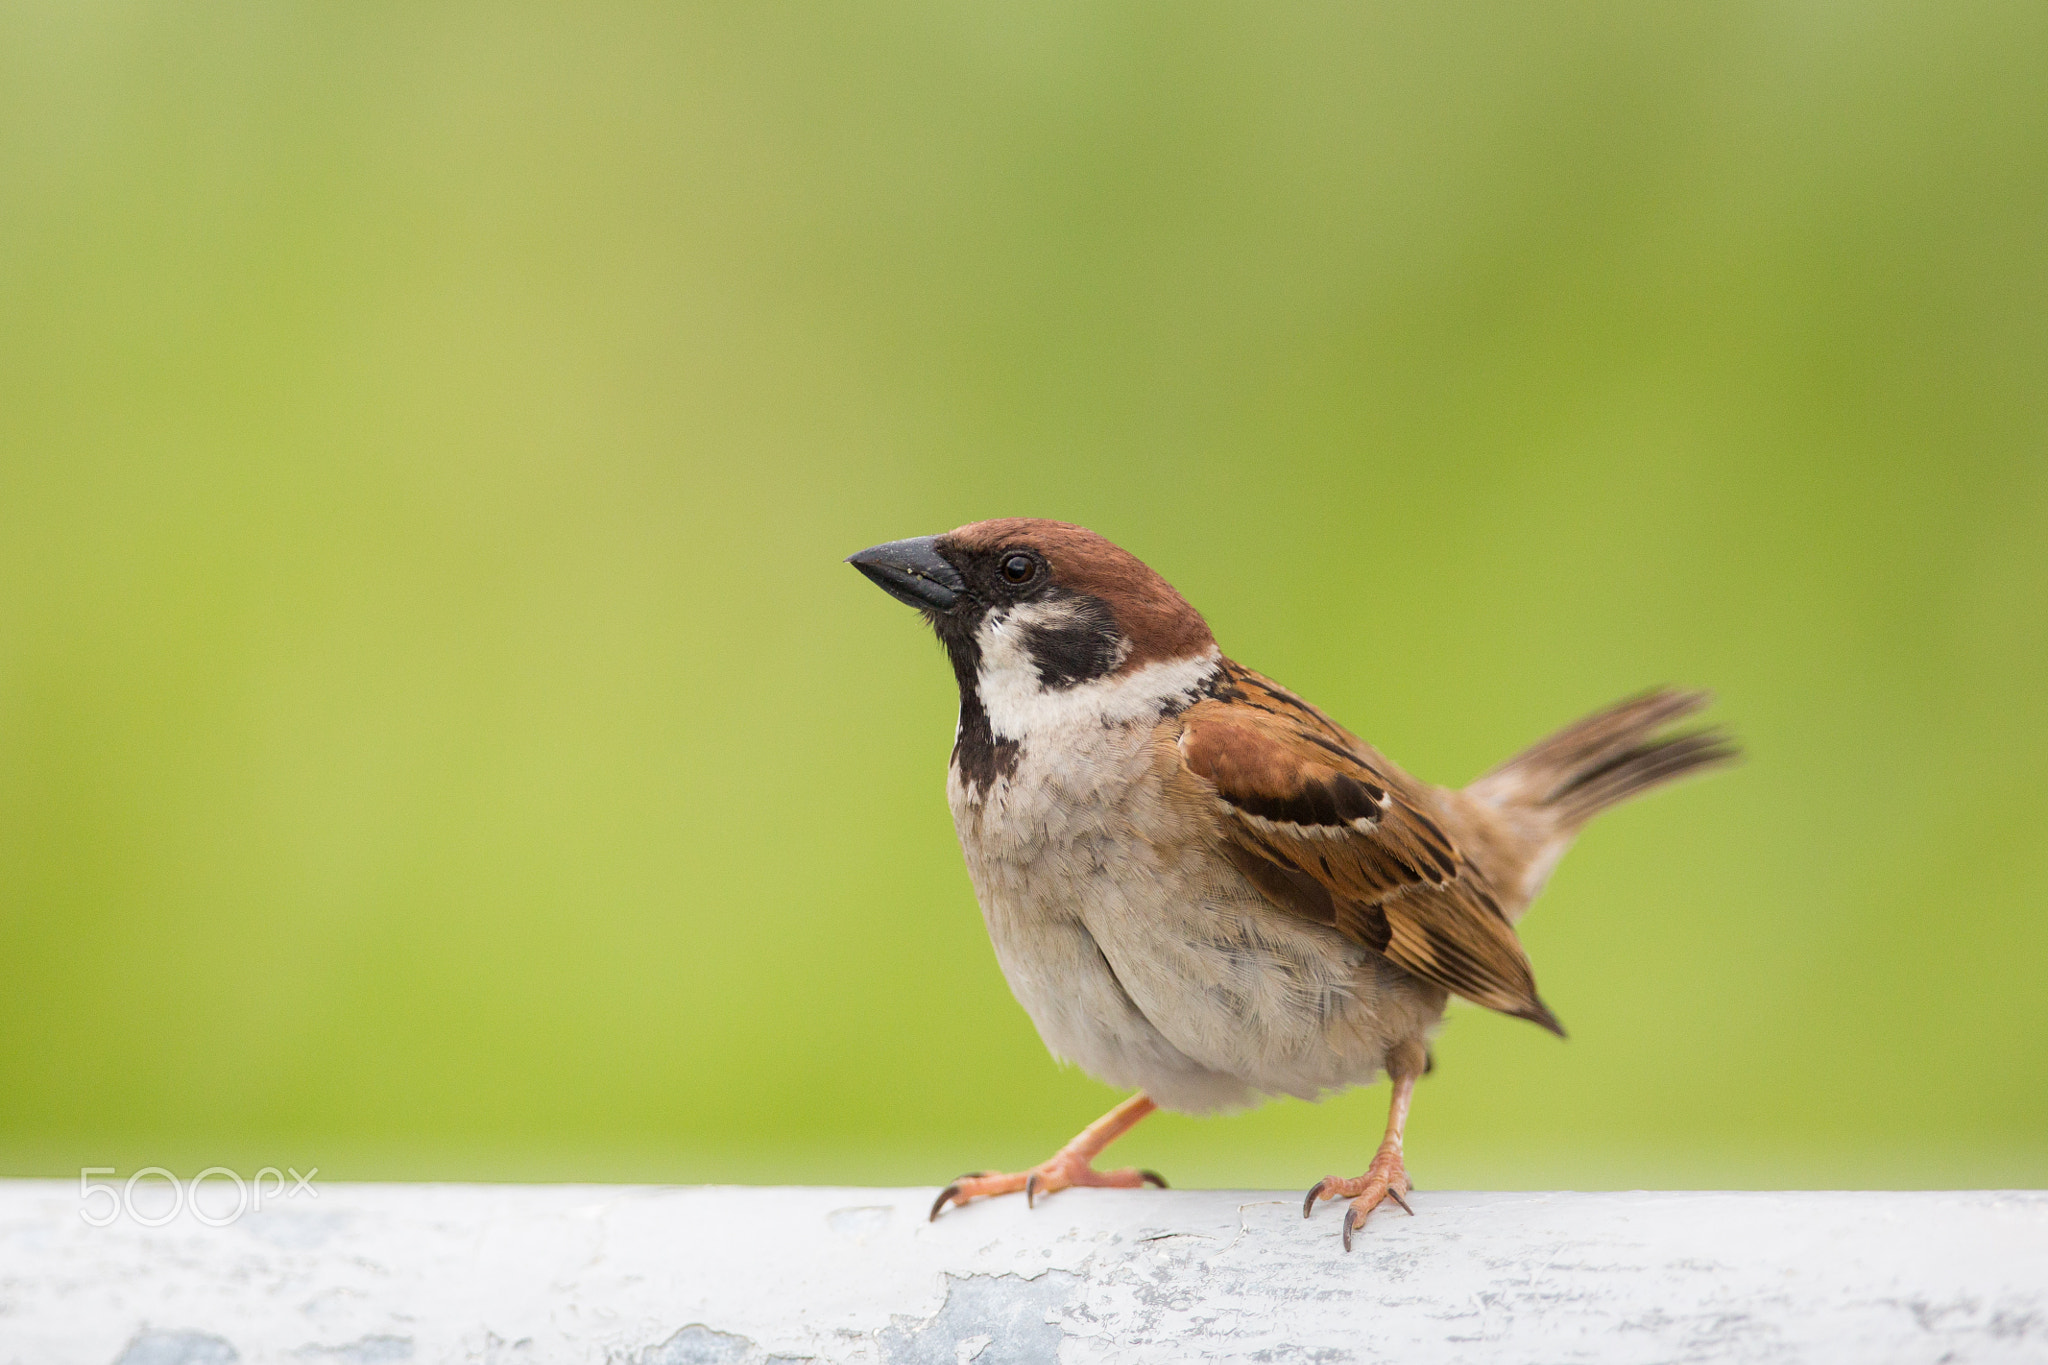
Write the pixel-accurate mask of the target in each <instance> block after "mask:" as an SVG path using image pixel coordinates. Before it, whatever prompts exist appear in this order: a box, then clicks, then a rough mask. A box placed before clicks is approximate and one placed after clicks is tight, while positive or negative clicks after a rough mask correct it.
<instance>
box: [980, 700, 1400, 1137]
mask: <svg viewBox="0 0 2048 1365" xmlns="http://www.w3.org/2000/svg"><path fill="white" fill-rule="evenodd" d="M1031 747H1032V746H1029V745H1026V746H1024V748H1023V750H1022V751H1021V752H1020V754H1019V757H1018V761H1017V763H1016V764H1015V766H1014V768H1013V769H1012V770H1011V771H1010V772H1009V773H1008V774H1007V775H1006V776H1004V777H1001V778H998V779H997V781H996V783H995V785H994V786H993V787H992V788H991V789H990V790H989V791H988V792H987V793H986V796H985V797H984V796H982V794H981V793H979V792H976V791H972V790H969V789H966V788H964V787H963V785H962V784H961V782H960V781H959V779H958V777H957V775H956V776H955V778H954V780H953V782H952V783H951V786H950V795H951V797H952V804H953V811H954V819H955V824H956V827H957V828H958V830H959V833H960V841H961V846H962V849H963V851H964V852H965V854H966V858H967V865H968V870H969V873H970V875H971V876H972V877H973V880H974V886H975V892H976V895H977V897H978V899H979V900H980V902H981V907H982V913H983V918H984V919H985V921H986V922H987V924H988V930H989V937H990V939H991V940H992V941H993V943H994V945H995V950H996V958H997V961H998V962H1000V963H1001V965H1002V968H1003V974H1004V976H1005V977H1006V978H1007V979H1008V981H1009V983H1010V988H1011V990H1012V991H1013V992H1014V993H1015V995H1016V997H1017V1000H1018V1002H1019V1003H1020V1004H1022V1005H1023V1006H1024V1009H1025V1012H1026V1013H1027V1014H1029V1015H1030V1016H1031V1019H1032V1022H1033V1023H1034V1024H1035V1025H1037V1027H1038V1031H1039V1035H1040V1037H1042V1038H1043V1039H1044V1040H1045V1042H1046V1045H1047V1046H1048V1047H1049V1048H1051V1049H1052V1051H1053V1052H1054V1053H1055V1054H1056V1055H1058V1056H1060V1057H1063V1058H1065V1059H1067V1060H1069V1061H1072V1062H1075V1063H1077V1064H1078V1065H1080V1066H1081V1067H1083V1068H1084V1069H1086V1070H1087V1071H1089V1072H1090V1073H1092V1074H1094V1075H1096V1076H1098V1077H1100V1078H1101V1079H1103V1080H1105V1081H1107V1082H1109V1083H1110V1084H1112V1085H1119V1086H1126V1087H1139V1088H1143V1089H1144V1090H1146V1091H1147V1093H1149V1094H1151V1095H1152V1097H1153V1098H1154V1099H1156V1100H1158V1101H1159V1102H1160V1103H1161V1104H1163V1105H1166V1106H1167V1107H1169V1108H1175V1109H1184V1110H1192V1111H1196V1112H1205V1111H1209V1110H1214V1109H1219V1108H1229V1107H1235V1106H1238V1105H1242V1104H1244V1103H1247V1102H1250V1100H1251V1099H1252V1094H1253V1092H1263V1093H1267V1094H1275V1093H1280V1094H1293V1095H1300V1096H1303V1097H1304V1098H1313V1097H1314V1096H1316V1095H1318V1094H1320V1093H1321V1092H1323V1091H1325V1090H1328V1089H1331V1088H1334V1087H1339V1086H1344V1085H1355V1084H1360V1083H1363V1082H1366V1081H1370V1080H1372V1079H1373V1078H1374V1077H1375V1076H1376V1075H1377V1073H1378V1071H1379V1069H1380V1067H1381V1065H1382V1062H1383V1060H1384V1056H1385V1051H1386V1043H1387V1037H1388V1034H1387V1031H1386V1028H1385V1027H1384V1026H1383V1025H1385V1024H1388V1023H1391V1022H1392V1021H1391V1020H1388V1019H1386V1018H1385V1017H1384V1016H1386V1015H1387V1013H1388V1007H1389V1006H1397V1005H1398V1004H1399V1002H1398V1001H1397V1000H1396V999H1394V998H1392V997H1393V995H1394V993H1396V992H1398V990H1399V989H1400V985H1401V983H1400V981H1399V980H1397V979H1394V978H1395V977H1397V975H1398V974H1392V973H1391V970H1390V969H1387V968H1386V967H1385V964H1384V963H1383V962H1382V961H1381V959H1379V958H1378V957H1377V956H1375V955H1374V954H1372V953H1370V952H1368V951H1367V950H1365V949H1364V948H1361V947H1359V946H1357V945H1355V944H1352V943H1350V942H1349V941H1348V940H1345V939H1343V938H1341V937H1340V936H1338V935H1337V934H1336V933H1335V932H1334V931H1332V930H1328V929H1325V928H1323V927H1321V926H1319V925H1314V924H1310V923H1307V922H1305V921H1302V920H1300V919H1298V918H1296V917H1294V916H1291V915H1288V914H1286V913H1285V912H1282V911H1279V910H1277V909H1275V908H1274V907H1272V906H1271V905H1270V904H1269V903H1268V902H1267V901H1266V900H1265V899H1264V897H1262V896H1260V895H1259V893H1258V891H1257V890H1256V889H1255V888H1254V887H1252V885H1251V884H1250V883H1249V882H1248V881H1246V880H1245V879H1244V877H1243V876H1242V875H1241V874H1240V873H1238V872H1237V870H1236V869H1235V868H1233V867H1231V866H1230V864H1229V863H1228V862H1226V861H1225V860H1224V859H1223V858H1221V857H1220V856H1218V855H1217V854H1216V853H1215V852H1214V851H1213V850H1212V849H1209V848H1207V847H1205V846H1201V845H1196V844H1190V843H1188V842H1186V841H1185V836H1183V837H1182V839H1181V840H1180V841H1179V842H1175V841H1174V840H1172V839H1171V838H1169V837H1168V836H1167V834H1166V831H1168V830H1172V829H1181V830H1185V828H1186V822H1185V821H1184V820H1169V819H1168V818H1167V809H1166V805H1167V800H1168V796H1167V793H1166V791H1165V783H1164V780H1163V779H1162V778H1161V777H1159V776H1158V775H1156V768H1157V761H1156V758H1155V755H1154V754H1153V753H1152V751H1151V727H1150V726H1149V725H1145V726H1134V727H1130V728H1129V729H1128V730H1122V729H1098V730H1097V732H1096V735H1095V736H1091V737H1089V742H1087V743H1085V744H1078V745H1077V744H1076V743H1075V742H1073V741H1072V739H1071V738H1070V739H1069V741H1068V742H1067V743H1065V744H1063V745H1060V746H1057V747H1056V748H1054V750H1053V751H1054V752H1057V753H1059V754H1060V755H1061V758H1060V761H1059V762H1058V763H1057V764H1054V763H1051V762H1047V761H1043V760H1034V757H1033V755H1032V752H1031ZM1048 747H1052V746H1048ZM1392 1013H1393V1014H1396V1015H1402V1014H1405V1011H1403V1010H1401V1009H1399V1008H1395V1009H1393V1011H1392Z"/></svg>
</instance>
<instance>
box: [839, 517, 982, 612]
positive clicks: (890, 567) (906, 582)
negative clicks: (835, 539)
mask: <svg viewBox="0 0 2048 1365" xmlns="http://www.w3.org/2000/svg"><path fill="white" fill-rule="evenodd" d="M937 539H938V537H937V536H919V537H917V538H916V539H915V540H892V541H890V542H889V543H888V544H887V545H875V546H872V547H870V548H868V549H865V550H862V551H861V552H860V553H859V554H857V555H848V556H847V557H846V562H847V563H849V564H851V565H853V567H854V568H856V569H859V570H860V571H861V572H862V573H864V574H866V575H867V576H868V577H869V578H872V579H874V580H875V583H876V585H877V586H879V587H880V588H881V589H882V591H883V592H885V593H888V594H889V596H891V597H893V598H895V599H896V600H897V601H898V602H905V603H908V604H909V605H911V606H913V607H929V608H931V609H933V610H935V611H950V610H951V609H952V607H953V604H954V603H955V602H958V601H959V600H960V594H962V593H964V592H966V591H967V580H966V579H964V578H962V577H960V571H959V570H958V569H956V568H954V567H953V566H952V565H951V564H948V563H947V562H946V561H945V560H944V559H942V558H940V557H939V552H938V551H937V550H934V549H933V548H932V542H933V541H935V540H937Z"/></svg>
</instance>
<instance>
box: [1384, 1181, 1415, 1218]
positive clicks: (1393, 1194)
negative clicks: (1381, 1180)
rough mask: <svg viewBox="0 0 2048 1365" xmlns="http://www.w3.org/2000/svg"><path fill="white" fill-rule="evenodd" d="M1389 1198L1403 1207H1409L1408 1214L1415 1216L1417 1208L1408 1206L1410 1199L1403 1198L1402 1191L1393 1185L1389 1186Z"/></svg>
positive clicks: (1411, 1216)
mask: <svg viewBox="0 0 2048 1365" xmlns="http://www.w3.org/2000/svg"><path fill="white" fill-rule="evenodd" d="M1387 1198H1389V1199H1391V1200H1393V1201H1394V1202H1395V1203H1396V1204H1399V1205H1400V1206H1401V1207H1402V1208H1403V1209H1407V1212H1408V1216H1409V1217H1410V1218H1413V1217H1414V1216H1415V1210H1414V1209H1410V1208H1408V1201H1407V1200H1405V1199H1403V1198H1402V1197H1401V1192H1400V1191H1399V1190H1397V1189H1395V1188H1394V1187H1393V1186H1392V1185H1389V1186H1387Z"/></svg>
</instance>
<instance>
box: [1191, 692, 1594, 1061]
mask: <svg viewBox="0 0 2048 1365" xmlns="http://www.w3.org/2000/svg"><path fill="white" fill-rule="evenodd" d="M1229 682H1230V685H1229V686H1228V687H1227V688H1225V689H1224V690H1223V691H1222V693H1221V695H1220V697H1219V698H1218V699H1216V700H1211V701H1203V702H1199V703H1197V704H1196V705H1194V706H1193V707H1190V708H1189V709H1188V710H1187V711H1186V712H1185V713H1184V715H1183V723H1184V727H1185V728H1184V729H1183V730H1182V732H1181V737H1180V753H1181V762H1182V763H1183V764H1184V765H1185V766H1186V768H1187V770H1188V771H1189V772H1190V773H1192V774H1194V775H1195V776H1196V777H1198V778H1200V779H1202V780H1203V782H1204V783H1205V784H1207V785H1208V786H1209V787H1211V788H1213V790H1214V792H1215V800H1216V802H1217V805H1218V808H1219V809H1220V810H1221V811H1222V812H1223V813H1224V815H1225V817H1226V818H1225V819H1224V821H1223V830H1224V835H1225V839H1226V843H1227V846H1228V851H1229V852H1230V854H1231V856H1232V858H1233V859H1234V860H1235V861H1236V862H1237V864H1238V866H1239V867H1240V868H1241V869H1242V870H1243V871H1244V872H1245V873H1246V875H1247V876H1248V877H1250V878H1251V880H1252V881H1253V883H1254V884H1255V885H1257V886H1258V887H1259V889H1260V890H1261V891H1263V892H1264V893H1265V894H1266V896H1267V897H1268V898H1269V899H1271V900H1272V901H1274V902H1275V903H1276V904H1277V905H1280V906H1281V907H1283V908H1284V909H1288V910H1292V911H1294V912H1295V913H1297V914H1302V915H1306V916H1308V917H1310V918H1312V919H1316V920H1319V921H1320V922H1322V923H1325V924H1329V925H1332V926H1333V927H1335V928H1336V929H1337V930H1339V931H1340V932H1341V933H1343V934H1344V935H1346V936H1347V937H1349V938H1352V939H1354V940H1356V941H1357V942H1359V943H1363V944H1365V945H1366V946H1367V947H1369V948H1372V949H1373V950H1374V951H1376V952H1380V953H1384V954H1385V955H1386V956H1387V957H1388V958H1390V959H1392V960H1393V961H1394V962H1395V963H1396V964H1398V965H1399V966H1400V967H1402V968H1403V969H1404V970H1406V971H1408V972H1410V973H1412V974H1414V975H1415V976H1418V977H1421V978H1422V979H1423V980H1425V981H1431V982H1434V983H1436V984H1437V985H1439V986H1442V987H1444V988H1445V989H1447V990H1451V991H1455V992H1457V993H1458V994H1459V995H1462V996H1464V997H1465V998H1466V999H1467V1000H1470V1001H1472V1002H1474V1003H1475V1004H1480V1005H1485V1006H1486V1007H1487V1008H1489V1009H1496V1010H1499V1011H1501V1012H1502V1013H1504V1014H1511V1015H1514V1016H1515V1017H1516V1018H1519V1019H1529V1020H1533V1021H1535V1022H1536V1023H1539V1024H1541V1025H1543V1027H1545V1028H1547V1029H1550V1030H1551V1031H1552V1032H1554V1033H1557V1034H1559V1035H1560V1036H1561V1035H1562V1034H1563V1033H1564V1029H1563V1028H1562V1027H1561V1026H1560V1025H1559V1024H1558V1022H1557V1018H1556V1016H1554V1015H1553V1014H1551V1012H1550V1010H1549V1009H1548V1008H1547V1007H1546V1006H1545V1005H1544V1003H1543V1002H1542V1000H1540V999H1538V998H1537V995H1536V980H1535V976H1534V974H1533V973H1532V972H1531V971H1530V969H1529V959H1528V957H1527V956H1525V955H1524V954H1523V952H1522V945H1521V942H1520V941H1519V940H1518V939H1517V938H1516V937H1515V931H1514V928H1513V927H1512V926H1511V925H1510V924H1509V923H1508V919H1507V916H1506V915H1505V914H1504V913H1503V912H1502V910H1501V907H1500V901H1499V900H1498V899H1497V898H1496V897H1495V895H1494V892H1493V889H1492V888H1491V887H1490V886H1489V885H1488V884H1487V881H1486V876H1485V872H1484V870H1483V869H1481V868H1480V867H1478V866H1476V865H1475V864H1474V863H1473V862H1472V861H1470V859H1469V858H1467V857H1466V856H1464V855H1463V854H1461V853H1460V851H1459V850H1458V848H1457V847H1456V846H1455V845H1453V844H1452V842H1451V840H1450V838H1449V837H1448V836H1447V835H1446V834H1445V833H1444V831H1443V828H1442V826H1441V825H1439V824H1438V823H1437V822H1436V821H1435V820H1433V819H1431V818H1430V816H1429V814H1428V809H1429V806H1430V804H1431V802H1430V797H1429V795H1428V793H1427V792H1426V791H1425V790H1424V789H1423V788H1422V787H1421V786H1420V785H1419V784H1418V783H1416V782H1415V781H1414V779H1412V778H1410V777H1408V776H1407V774H1405V773H1403V772H1402V771H1401V770H1400V769H1399V768H1396V767H1395V766H1394V765H1393V764H1391V763H1389V762H1387V760H1386V759H1384V758H1382V757H1381V756H1380V755H1379V754H1378V753H1376V752H1374V750H1373V749H1372V748H1371V747H1370V746H1369V745H1367V744H1365V743H1363V742H1362V741H1360V740H1359V739H1358V738H1357V737H1356V736H1354V735H1352V734H1351V733H1349V732H1348V731H1346V730H1345V729H1344V728H1343V727H1341V726H1339V725H1338V724H1336V723H1335V722H1334V721H1332V720H1330V718H1329V717H1327V716H1325V715H1323V713H1322V712H1320V711H1318V710H1316V709H1315V708H1314V707H1312V706H1310V705H1309V704H1308V703H1307V702H1304V701H1302V700H1301V699H1300V698H1299V697H1296V696H1295V695H1294V694H1293V693H1291V692H1288V691H1287V690H1286V689H1284V688H1282V687H1280V686H1279V685H1278V684H1276V683H1273V682H1271V681H1269V680H1268V679H1265V678H1262V677H1260V676H1259V675H1258V674H1256V673H1253V672H1251V671H1250V670H1249V669H1243V668H1236V667H1233V670H1232V673H1231V675H1230V679H1229Z"/></svg>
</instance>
